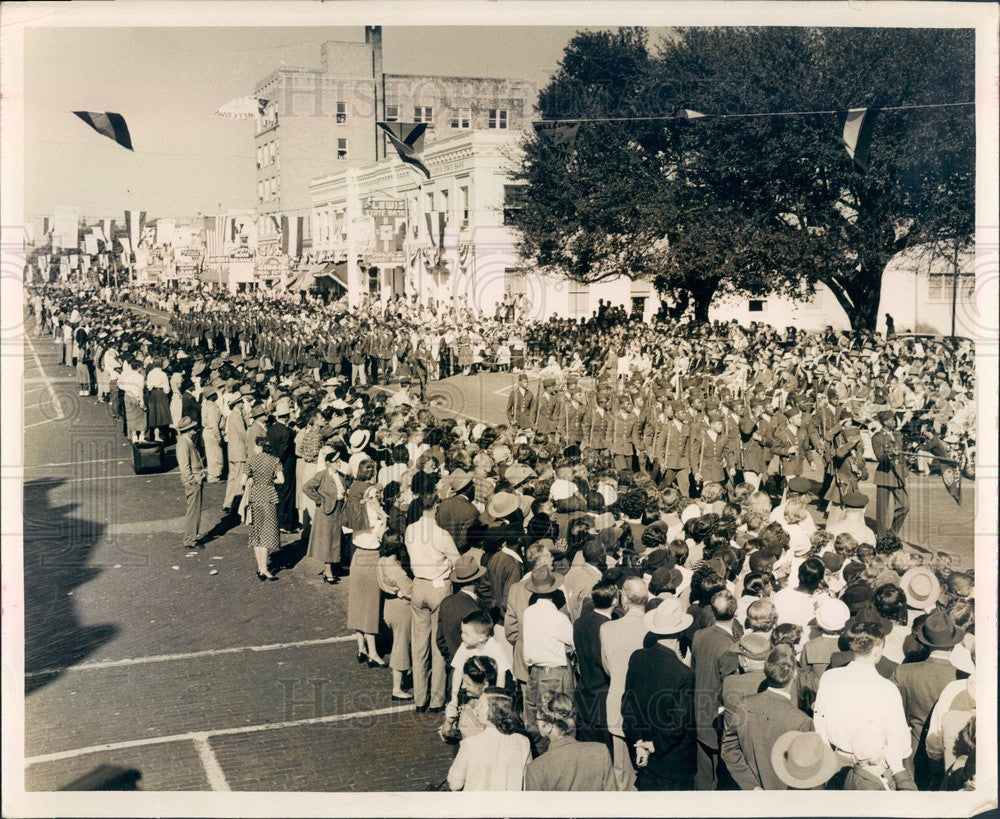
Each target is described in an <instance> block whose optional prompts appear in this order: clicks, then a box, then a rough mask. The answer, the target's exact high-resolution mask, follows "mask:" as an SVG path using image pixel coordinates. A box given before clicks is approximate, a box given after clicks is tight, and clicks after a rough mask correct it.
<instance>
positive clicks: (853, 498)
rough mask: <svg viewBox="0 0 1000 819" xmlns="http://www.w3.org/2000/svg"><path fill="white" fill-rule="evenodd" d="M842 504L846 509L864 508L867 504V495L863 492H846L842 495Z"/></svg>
mask: <svg viewBox="0 0 1000 819" xmlns="http://www.w3.org/2000/svg"><path fill="white" fill-rule="evenodd" d="M843 504H844V506H845V507H846V508H847V509H864V508H865V507H866V506H867V505H868V496H867V495H866V494H864V493H863V492H848V493H847V494H845V495H844V498H843Z"/></svg>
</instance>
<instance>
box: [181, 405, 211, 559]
mask: <svg viewBox="0 0 1000 819" xmlns="http://www.w3.org/2000/svg"><path fill="white" fill-rule="evenodd" d="M197 429H198V423H197V422H196V421H195V420H194V419H193V418H189V417H188V416H186V415H185V416H184V417H183V418H181V420H180V422H179V423H178V424H177V467H178V470H179V472H180V476H181V483H182V484H184V497H185V501H186V509H185V513H184V542H183V543H182V544H181V545H182V546H183V547H184V548H185V549H197V548H198V534H199V532H200V530H201V501H202V492H203V490H204V485H205V464H204V463H203V462H202V460H201V453H199V452H198V447H197V445H196V444H195V440H194V435H195V430H197Z"/></svg>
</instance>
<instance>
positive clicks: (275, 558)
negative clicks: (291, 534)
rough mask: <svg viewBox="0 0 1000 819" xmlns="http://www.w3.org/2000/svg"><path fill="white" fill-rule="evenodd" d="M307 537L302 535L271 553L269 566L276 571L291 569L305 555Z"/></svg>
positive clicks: (307, 542) (307, 543)
mask: <svg viewBox="0 0 1000 819" xmlns="http://www.w3.org/2000/svg"><path fill="white" fill-rule="evenodd" d="M308 545H309V539H308V538H307V537H305V536H304V535H303V536H302V537H300V538H298V539H297V540H293V541H291V542H290V543H286V544H284V545H283V546H282V547H281V548H280V549H277V550H276V551H274V552H272V553H271V566H272V567H274V569H277V570H278V571H285V570H286V569H293V568H295V566H297V565H298V563H299V561H300V560H302V558H304V557H305V556H306V551H308Z"/></svg>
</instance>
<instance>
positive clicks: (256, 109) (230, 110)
mask: <svg viewBox="0 0 1000 819" xmlns="http://www.w3.org/2000/svg"><path fill="white" fill-rule="evenodd" d="M268 102H270V100H265V99H260V98H259V97H252V96H251V97H239V98H238V99H235V100H230V101H229V102H227V103H226V104H225V105H223V106H222V107H221V108H219V109H218V110H217V111H216V112H215V114H213V116H216V117H222V118H223V119H254V118H255V117H262V116H264V110H265V109H266V108H267V104H268Z"/></svg>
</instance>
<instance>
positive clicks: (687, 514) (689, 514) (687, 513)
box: [681, 503, 701, 523]
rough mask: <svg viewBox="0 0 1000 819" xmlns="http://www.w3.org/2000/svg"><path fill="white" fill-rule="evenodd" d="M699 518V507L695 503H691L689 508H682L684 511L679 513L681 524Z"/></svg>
mask: <svg viewBox="0 0 1000 819" xmlns="http://www.w3.org/2000/svg"><path fill="white" fill-rule="evenodd" d="M700 517H701V507H700V506H698V504H697V503H692V504H690V505H689V506H685V507H684V511H683V512H681V523H687V522H688V521H689V520H694V519H695V518H700Z"/></svg>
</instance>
